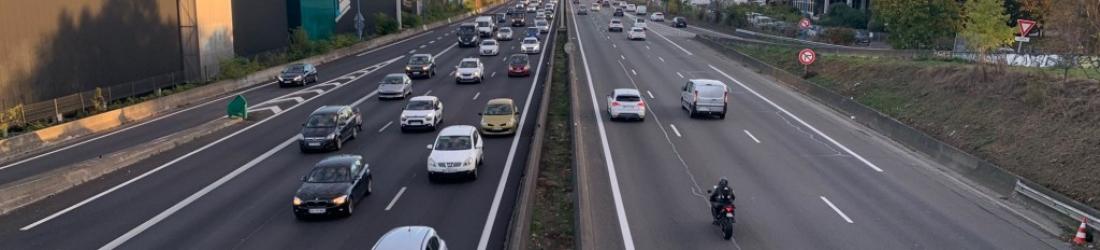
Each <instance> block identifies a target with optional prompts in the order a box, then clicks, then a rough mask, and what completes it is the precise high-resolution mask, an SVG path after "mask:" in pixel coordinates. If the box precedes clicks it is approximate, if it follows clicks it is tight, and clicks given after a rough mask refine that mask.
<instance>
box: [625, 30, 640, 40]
mask: <svg viewBox="0 0 1100 250" xmlns="http://www.w3.org/2000/svg"><path fill="white" fill-rule="evenodd" d="M626 38H627V39H630V40H645V29H642V28H640V27H633V28H630V31H629V32H627V33H626Z"/></svg>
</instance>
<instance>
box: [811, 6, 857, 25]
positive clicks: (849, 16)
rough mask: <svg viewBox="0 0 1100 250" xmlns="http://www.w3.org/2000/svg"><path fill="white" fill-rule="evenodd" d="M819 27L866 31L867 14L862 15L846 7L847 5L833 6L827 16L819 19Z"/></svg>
mask: <svg viewBox="0 0 1100 250" xmlns="http://www.w3.org/2000/svg"><path fill="white" fill-rule="evenodd" d="M821 25H824V26H841V27H848V28H853V29H866V28H867V14H864V13H863V11H860V10H857V9H853V8H852V7H848V5H843V4H838V5H833V7H832V8H830V10H829V15H826V16H825V18H822V19H821Z"/></svg>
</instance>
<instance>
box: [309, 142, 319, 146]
mask: <svg viewBox="0 0 1100 250" xmlns="http://www.w3.org/2000/svg"><path fill="white" fill-rule="evenodd" d="M309 146H311V147H317V146H321V143H320V142H310V143H309Z"/></svg>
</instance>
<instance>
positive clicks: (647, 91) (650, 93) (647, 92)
mask: <svg viewBox="0 0 1100 250" xmlns="http://www.w3.org/2000/svg"><path fill="white" fill-rule="evenodd" d="M645 93H646V94H649V99H657V97H653V92H649V90H646V91H645Z"/></svg>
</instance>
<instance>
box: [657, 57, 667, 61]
mask: <svg viewBox="0 0 1100 250" xmlns="http://www.w3.org/2000/svg"><path fill="white" fill-rule="evenodd" d="M657 59H659V60H661V62H665V58H663V57H659V56H658V57H657Z"/></svg>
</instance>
